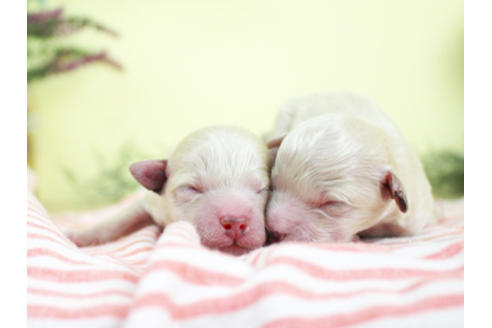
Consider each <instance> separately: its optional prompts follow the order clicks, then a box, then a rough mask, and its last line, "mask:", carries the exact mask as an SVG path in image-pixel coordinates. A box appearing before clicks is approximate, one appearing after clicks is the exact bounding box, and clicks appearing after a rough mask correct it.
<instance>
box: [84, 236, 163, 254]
mask: <svg viewBox="0 0 492 328" xmlns="http://www.w3.org/2000/svg"><path fill="white" fill-rule="evenodd" d="M125 242H129V243H128V244H124V245H122V246H120V247H118V248H112V247H105V246H115V245H114V244H103V245H97V246H93V247H94V248H90V249H89V248H87V251H89V250H90V253H91V254H106V253H108V252H110V253H117V252H121V251H124V250H126V249H127V248H129V247H130V246H133V245H136V244H140V243H143V244H149V243H150V244H152V245H153V244H154V242H153V241H150V240H146V239H143V238H142V239H138V240H133V241H131V240H128V241H125Z"/></svg>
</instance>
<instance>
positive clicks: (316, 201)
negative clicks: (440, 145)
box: [266, 94, 434, 242]
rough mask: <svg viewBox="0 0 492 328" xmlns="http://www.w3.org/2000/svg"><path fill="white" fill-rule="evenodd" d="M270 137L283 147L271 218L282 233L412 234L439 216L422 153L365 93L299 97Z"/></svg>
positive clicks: (326, 236)
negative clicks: (408, 141)
mask: <svg viewBox="0 0 492 328" xmlns="http://www.w3.org/2000/svg"><path fill="white" fill-rule="evenodd" d="M267 141H269V147H270V148H276V147H278V149H277V150H276V159H275V163H274V165H273V168H272V171H271V183H272V190H273V193H272V195H271V198H270V201H269V204H268V206H267V219H266V220H267V229H268V230H269V231H270V232H271V235H272V236H273V237H274V238H275V239H277V240H295V241H317V242H332V241H350V240H354V239H357V238H358V236H359V235H360V236H364V237H383V236H400V235H412V234H416V233H418V232H419V231H421V229H422V228H423V227H424V225H425V224H426V223H428V222H430V221H431V220H434V215H433V199H432V194H431V188H430V185H429V182H428V180H427V178H426V176H425V173H424V171H423V168H422V164H421V162H420V160H419V158H418V157H417V155H416V154H415V153H414V151H413V150H412V149H411V147H410V146H409V144H408V143H407V142H406V141H405V139H404V138H403V136H402V135H401V133H400V132H399V130H398V128H397V127H396V126H395V125H394V124H393V123H392V122H391V121H390V119H389V118H388V117H387V116H386V115H385V114H384V113H383V112H382V111H381V110H380V109H379V108H378V107H377V106H376V105H375V104H374V103H372V102H371V101H370V100H368V99H366V98H363V97H360V96H356V95H351V94H328V95H315V96H310V97H305V98H299V99H295V100H292V101H291V102H289V103H287V105H285V106H284V107H283V108H282V109H281V111H280V114H279V116H278V119H277V123H276V127H275V129H274V130H273V131H272V132H271V133H270V134H269V135H268V137H267Z"/></svg>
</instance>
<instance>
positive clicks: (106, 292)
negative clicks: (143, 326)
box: [27, 288, 133, 299]
mask: <svg viewBox="0 0 492 328" xmlns="http://www.w3.org/2000/svg"><path fill="white" fill-rule="evenodd" d="M27 292H28V293H29V294H37V295H43V296H54V297H62V298H74V299H86V298H95V297H102V296H111V295H117V296H123V297H129V298H130V297H133V293H132V292H128V291H124V290H119V289H106V290H102V291H99V292H92V293H66V292H60V291H55V290H48V289H42V288H28V289H27Z"/></svg>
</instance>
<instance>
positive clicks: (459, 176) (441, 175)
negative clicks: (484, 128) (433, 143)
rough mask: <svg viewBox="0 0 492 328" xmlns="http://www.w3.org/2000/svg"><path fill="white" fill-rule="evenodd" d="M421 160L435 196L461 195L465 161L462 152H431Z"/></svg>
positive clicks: (456, 196)
mask: <svg viewBox="0 0 492 328" xmlns="http://www.w3.org/2000/svg"><path fill="white" fill-rule="evenodd" d="M422 162H423V164H424V169H425V172H426V174H427V177H428V178H429V181H430V183H431V185H432V192H433V194H434V195H435V196H437V197H440V198H459V197H463V195H464V177H465V172H464V166H465V165H464V163H465V161H464V157H463V155H462V154H459V153H457V152H453V151H440V152H431V153H428V154H426V155H425V156H424V157H423V158H422Z"/></svg>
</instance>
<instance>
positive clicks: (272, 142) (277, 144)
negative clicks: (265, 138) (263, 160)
mask: <svg viewBox="0 0 492 328" xmlns="http://www.w3.org/2000/svg"><path fill="white" fill-rule="evenodd" d="M284 138H285V136H283V137H280V138H276V139H273V140H270V141H269V142H267V147H268V149H272V148H278V147H280V144H281V143H282V141H283V140H284Z"/></svg>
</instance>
